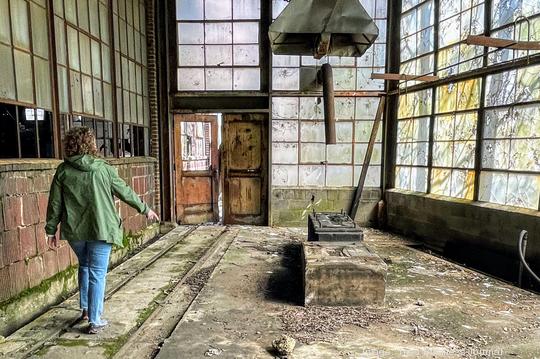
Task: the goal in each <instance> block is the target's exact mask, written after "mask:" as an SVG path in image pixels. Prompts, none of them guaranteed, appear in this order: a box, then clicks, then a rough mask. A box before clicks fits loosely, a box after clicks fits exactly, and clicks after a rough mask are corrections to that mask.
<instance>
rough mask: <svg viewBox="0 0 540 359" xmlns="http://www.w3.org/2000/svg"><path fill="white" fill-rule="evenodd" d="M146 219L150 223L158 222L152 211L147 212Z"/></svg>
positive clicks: (155, 214)
mask: <svg viewBox="0 0 540 359" xmlns="http://www.w3.org/2000/svg"><path fill="white" fill-rule="evenodd" d="M146 218H148V219H149V220H151V221H159V216H158V215H157V213H156V212H154V211H153V210H150V211H148V213H147V214H146Z"/></svg>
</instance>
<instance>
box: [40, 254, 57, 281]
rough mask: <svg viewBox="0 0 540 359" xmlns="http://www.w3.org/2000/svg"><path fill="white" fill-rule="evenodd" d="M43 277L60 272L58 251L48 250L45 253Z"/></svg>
mask: <svg viewBox="0 0 540 359" xmlns="http://www.w3.org/2000/svg"><path fill="white" fill-rule="evenodd" d="M42 257H43V278H50V277H52V276H53V275H55V274H56V273H58V256H57V254H56V251H54V250H48V251H47V252H45V253H43V255H42Z"/></svg>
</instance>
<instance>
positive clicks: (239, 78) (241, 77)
mask: <svg viewBox="0 0 540 359" xmlns="http://www.w3.org/2000/svg"><path fill="white" fill-rule="evenodd" d="M233 71H234V84H233V86H234V89H235V90H260V89H261V81H260V80H261V79H260V77H261V70H260V69H259V68H246V69H243V68H234V70H233Z"/></svg>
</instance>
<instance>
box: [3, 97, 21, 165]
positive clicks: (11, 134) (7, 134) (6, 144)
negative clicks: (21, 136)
mask: <svg viewBox="0 0 540 359" xmlns="http://www.w3.org/2000/svg"><path fill="white" fill-rule="evenodd" d="M0 121H1V122H2V126H0V158H18V157H19V145H18V143H17V113H16V107H15V106H13V105H6V104H0Z"/></svg>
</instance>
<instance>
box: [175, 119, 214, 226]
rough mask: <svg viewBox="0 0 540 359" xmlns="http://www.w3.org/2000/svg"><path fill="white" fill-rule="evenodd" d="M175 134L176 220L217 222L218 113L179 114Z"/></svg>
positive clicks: (184, 222) (184, 221)
mask: <svg viewBox="0 0 540 359" xmlns="http://www.w3.org/2000/svg"><path fill="white" fill-rule="evenodd" d="M174 135H175V146H174V148H175V177H176V213H177V221H178V222H179V223H183V224H198V223H205V222H217V221H218V220H219V218H218V194H219V187H218V186H219V179H218V173H219V171H218V165H219V164H218V150H217V116H215V115H176V116H175V118H174Z"/></svg>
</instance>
